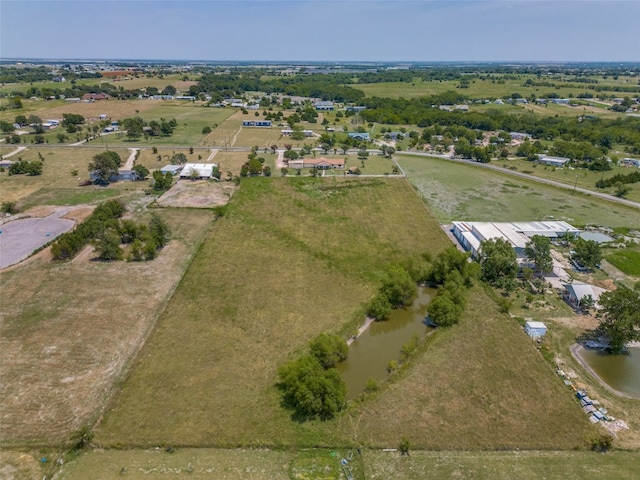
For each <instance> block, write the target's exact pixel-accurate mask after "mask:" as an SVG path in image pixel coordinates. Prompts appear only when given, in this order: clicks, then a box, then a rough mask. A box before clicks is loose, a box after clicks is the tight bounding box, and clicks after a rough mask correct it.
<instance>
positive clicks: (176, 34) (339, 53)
mask: <svg viewBox="0 0 640 480" xmlns="http://www.w3.org/2000/svg"><path fill="white" fill-rule="evenodd" d="M0 58H2V59H7V58H46V59H155V60H209V61H225V60H233V61H243V60H244V61H251V60H257V61H260V60H263V61H287V60H290V61H294V60H295V61H303V62H304V61H338V62H346V61H358V62H367V61H372V62H411V61H414V62H459V61H496V62H509V61H519V62H567V61H574V62H590V61H610V62H638V61H640V0H625V1H618V0H605V1H601V0H555V1H548V0H501V1H496V0H448V1H435V0H433V1H432V0H296V1H289V0H257V1H256V0H253V1H250V0H233V1H223V0H200V1H191V0H182V1H157V0H133V1H132V0H82V1H63V0H47V1H40V0H33V1H32V0H0Z"/></svg>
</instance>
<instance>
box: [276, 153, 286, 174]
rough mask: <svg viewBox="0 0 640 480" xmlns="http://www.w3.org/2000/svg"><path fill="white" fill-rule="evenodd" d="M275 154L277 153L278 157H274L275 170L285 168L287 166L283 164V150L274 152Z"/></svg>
mask: <svg viewBox="0 0 640 480" xmlns="http://www.w3.org/2000/svg"><path fill="white" fill-rule="evenodd" d="M276 152H277V153H278V156H277V157H276V170H280V169H281V168H287V165H286V164H285V163H284V152H285V150H276Z"/></svg>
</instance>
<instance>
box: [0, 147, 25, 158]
mask: <svg viewBox="0 0 640 480" xmlns="http://www.w3.org/2000/svg"><path fill="white" fill-rule="evenodd" d="M26 149H27V147H17V148H16V149H15V150H14V151H13V152H9V153H7V154H6V155H3V156H2V158H3V159H5V158H9V157H13V156H14V155H15V154H16V153H20V152H21V151H23V150H26Z"/></svg>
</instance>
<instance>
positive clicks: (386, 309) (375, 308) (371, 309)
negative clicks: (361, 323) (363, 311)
mask: <svg viewBox="0 0 640 480" xmlns="http://www.w3.org/2000/svg"><path fill="white" fill-rule="evenodd" d="M391 310H392V309H391V303H389V300H388V299H387V297H385V296H384V295H383V294H381V293H378V294H377V295H376V296H375V297H373V298H372V299H371V301H370V302H369V304H368V305H367V315H368V316H370V317H371V318H375V319H376V320H386V319H387V318H389V315H391Z"/></svg>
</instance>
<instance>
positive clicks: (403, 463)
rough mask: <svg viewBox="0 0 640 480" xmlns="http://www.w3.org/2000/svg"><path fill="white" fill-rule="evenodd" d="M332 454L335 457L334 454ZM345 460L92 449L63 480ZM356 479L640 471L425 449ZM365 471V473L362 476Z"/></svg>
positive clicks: (233, 475) (588, 456) (390, 455)
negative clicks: (124, 471)
mask: <svg viewBox="0 0 640 480" xmlns="http://www.w3.org/2000/svg"><path fill="white" fill-rule="evenodd" d="M332 453H335V454H336V455H335V456H333V455H332ZM347 455H348V453H347V452H345V451H344V450H337V451H333V450H323V449H312V450H305V451H292V450H266V449H260V450H247V449H235V450H215V449H184V450H182V449H179V450H176V451H175V452H172V453H167V452H165V451H162V450H160V451H158V450H116V451H114V450H105V451H94V452H91V453H89V454H86V455H83V456H82V457H80V458H78V459H76V460H73V461H71V462H69V463H67V464H66V465H65V466H64V468H63V470H62V472H61V474H60V477H59V478H60V479H62V480H84V479H86V478H97V477H100V478H101V479H104V480H110V479H113V480H116V479H120V478H122V473H121V472H122V470H123V468H124V469H126V478H130V479H133V480H138V479H140V480H142V479H160V478H190V479H204V478H211V477H212V476H213V477H215V478H217V479H223V480H235V479H238V480H240V479H246V478H251V479H255V480H263V479H264V480H272V479H273V480H275V479H282V480H285V479H286V480H288V479H291V478H323V479H339V478H344V477H343V476H340V473H339V472H336V468H335V467H336V464H337V463H338V461H339V460H340V459H341V458H344V457H346V456H347ZM350 466H351V467H352V469H353V473H354V477H355V478H356V479H358V480H363V479H364V478H367V479H372V480H386V479H389V478H394V479H401V480H414V479H415V480H423V479H424V480H429V479H438V480H439V479H442V478H460V479H463V480H465V479H469V480H485V479H486V480H511V479H513V478H514V476H517V478H518V479H522V480H538V479H540V478H546V479H549V480H564V479H566V478H615V479H620V480H632V479H635V478H636V475H637V470H638V469H640V456H638V454H637V453H636V452H625V451H614V452H609V453H607V454H606V455H601V454H597V453H592V452H544V451H520V452H517V451H511V452H425V451H412V452H411V455H410V456H400V455H399V453H397V452H382V451H380V450H368V449H364V450H362V455H361V456H360V457H358V456H356V457H355V461H353V462H351V463H350ZM365 474H366V476H365Z"/></svg>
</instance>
